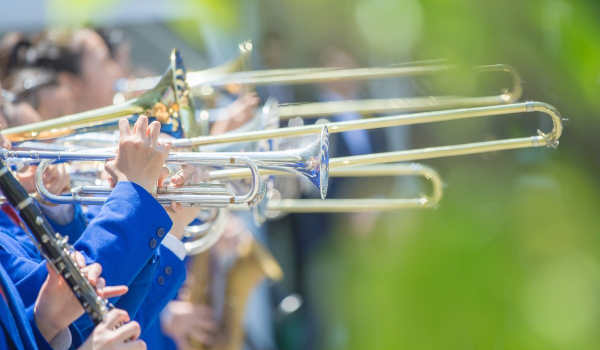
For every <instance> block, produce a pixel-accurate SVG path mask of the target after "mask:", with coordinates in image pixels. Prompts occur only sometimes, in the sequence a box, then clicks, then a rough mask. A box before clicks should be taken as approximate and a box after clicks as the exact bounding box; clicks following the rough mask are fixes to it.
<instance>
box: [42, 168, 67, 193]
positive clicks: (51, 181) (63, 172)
mask: <svg viewBox="0 0 600 350" xmlns="http://www.w3.org/2000/svg"><path fill="white" fill-rule="evenodd" d="M43 180H44V186H45V187H46V188H47V189H48V191H49V192H50V193H52V194H56V195H59V194H61V193H63V192H71V176H70V175H69V172H68V171H67V169H66V168H65V165H64V164H52V165H51V166H49V167H48V169H46V171H45V172H44V178H43Z"/></svg>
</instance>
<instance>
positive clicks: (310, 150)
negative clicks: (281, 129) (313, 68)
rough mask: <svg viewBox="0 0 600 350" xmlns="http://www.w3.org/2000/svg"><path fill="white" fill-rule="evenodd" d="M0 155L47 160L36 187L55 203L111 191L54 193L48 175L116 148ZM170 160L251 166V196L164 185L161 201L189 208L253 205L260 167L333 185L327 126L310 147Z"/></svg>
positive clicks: (323, 189)
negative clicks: (55, 167) (57, 165)
mask: <svg viewBox="0 0 600 350" xmlns="http://www.w3.org/2000/svg"><path fill="white" fill-rule="evenodd" d="M0 156H1V157H2V158H3V159H7V158H27V159H30V158H33V159H34V160H36V159H44V160H43V161H42V162H41V163H40V166H39V167H38V169H37V171H36V186H37V189H38V191H39V192H40V194H41V195H42V196H43V197H44V198H45V199H46V200H48V201H50V202H53V203H80V204H88V205H93V204H103V203H104V202H105V201H106V199H107V198H108V195H109V194H110V192H111V191H112V189H111V188H108V187H101V186H80V187H78V188H76V189H74V190H73V191H72V193H71V194H70V195H66V196H65V195H54V194H52V193H50V192H49V191H48V190H47V189H46V188H45V187H44V181H43V173H44V171H45V170H46V169H47V168H48V167H49V166H50V165H51V164H52V162H54V161H57V160H66V161H69V160H87V161H90V160H94V161H98V160H110V159H114V158H115V157H116V154H115V153H114V152H56V151H9V150H6V149H3V150H2V152H1V154H0ZM166 161H167V162H169V163H187V164H197V165H207V166H229V167H231V166H247V167H248V168H249V169H250V173H251V174H252V175H251V177H252V179H253V181H252V183H251V188H250V190H249V192H248V194H246V195H244V196H236V195H235V193H233V191H232V190H231V189H228V188H225V187H223V186H222V185H219V184H200V185H197V186H194V187H191V188H190V187H182V188H159V189H158V190H157V193H155V196H156V199H157V200H158V201H159V202H160V203H161V204H163V205H169V204H170V202H172V201H175V202H178V203H181V204H182V205H186V206H197V205H201V206H227V205H231V204H243V203H248V204H254V203H256V202H258V201H260V200H261V199H262V196H263V195H264V192H263V191H264V186H263V187H262V188H263V191H259V190H260V189H261V186H260V182H261V181H260V177H259V170H258V169H259V168H261V169H271V170H279V171H284V172H290V173H293V174H296V175H300V176H305V177H306V178H308V179H309V180H310V181H311V182H312V183H314V184H315V186H317V187H318V188H319V191H320V193H321V196H322V197H323V198H325V196H326V194H327V183H328V178H329V176H328V170H329V168H328V162H329V132H328V131H327V127H326V126H323V127H322V130H321V135H320V136H319V137H317V138H315V140H314V141H313V142H311V143H310V144H309V145H308V146H307V147H305V148H300V149H294V150H288V151H275V152H231V153H197V152H193V153H177V152H172V153H170V154H169V156H168V157H167V160H166Z"/></svg>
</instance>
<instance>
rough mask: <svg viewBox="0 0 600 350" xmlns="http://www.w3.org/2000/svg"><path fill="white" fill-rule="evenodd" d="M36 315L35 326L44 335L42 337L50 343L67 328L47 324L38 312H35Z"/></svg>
mask: <svg viewBox="0 0 600 350" xmlns="http://www.w3.org/2000/svg"><path fill="white" fill-rule="evenodd" d="M34 314H35V324H36V325H37V327H38V330H39V331H40V333H41V334H42V336H43V337H44V339H46V341H47V342H48V343H50V342H52V340H53V339H54V338H56V336H57V335H58V333H60V331H62V330H63V329H64V328H66V327H62V328H60V329H58V328H56V327H54V326H53V325H52V324H51V323H50V322H46V321H44V320H43V318H41V317H39V315H38V314H37V312H36V311H35V310H34Z"/></svg>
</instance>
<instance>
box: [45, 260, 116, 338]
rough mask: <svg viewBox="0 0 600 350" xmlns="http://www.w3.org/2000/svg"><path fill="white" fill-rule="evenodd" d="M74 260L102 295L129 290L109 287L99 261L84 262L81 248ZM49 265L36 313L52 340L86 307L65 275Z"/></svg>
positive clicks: (107, 296)
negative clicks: (102, 274)
mask: <svg viewBox="0 0 600 350" xmlns="http://www.w3.org/2000/svg"><path fill="white" fill-rule="evenodd" d="M75 260H76V261H77V264H78V265H79V266H80V268H81V271H82V272H83V273H84V274H85V275H86V276H87V278H88V280H89V281H90V284H91V285H92V286H95V287H96V290H97V291H98V295H100V296H101V297H103V298H112V297H116V296H120V295H123V294H125V293H127V287H126V286H115V287H106V281H105V280H104V278H101V277H100V274H101V273H102V266H100V264H97V263H95V264H91V265H88V266H85V259H84V257H83V255H81V254H80V253H78V252H77V253H76V256H75ZM82 266H83V267H82ZM46 267H47V269H48V278H46V282H44V284H43V285H42V288H41V289H40V293H39V295H38V297H37V300H36V302H35V308H34V314H35V321H36V324H37V326H38V328H39V330H40V332H41V333H42V335H43V336H44V338H45V339H46V340H47V341H48V342H50V341H51V340H52V339H54V337H55V336H56V335H57V334H58V333H59V332H60V331H61V330H63V329H65V328H66V327H68V326H69V325H70V324H71V323H73V322H74V321H75V320H76V319H78V318H79V317H80V316H81V315H83V312H84V310H83V307H82V306H81V304H80V303H79V301H78V300H77V298H76V297H75V295H74V294H73V292H72V291H71V288H69V286H68V285H67V283H66V282H65V280H64V279H63V277H62V276H60V275H59V274H58V273H56V271H54V269H53V268H52V266H51V265H50V264H49V263H46Z"/></svg>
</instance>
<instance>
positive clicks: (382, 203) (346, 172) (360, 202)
mask: <svg viewBox="0 0 600 350" xmlns="http://www.w3.org/2000/svg"><path fill="white" fill-rule="evenodd" d="M329 176H333V177H367V176H368V177H371V176H421V177H423V178H425V179H426V180H428V181H430V182H431V185H432V192H431V195H429V196H422V197H421V198H412V199H408V198H395V199H371V198H365V199H325V200H319V199H282V200H278V201H275V200H270V201H269V202H268V203H267V210H272V211H282V212H287V213H342V212H369V211H393V210H399V209H425V208H435V207H436V206H437V205H438V203H439V202H440V200H441V199H442V195H443V191H444V190H443V187H444V184H443V181H442V178H441V177H440V176H439V174H438V173H437V172H436V171H435V170H433V169H432V168H430V167H428V166H425V165H421V164H410V165H409V164H391V165H375V166H360V167H344V168H336V169H331V170H330V172H329ZM234 208H237V207H234ZM234 208H232V209H234Z"/></svg>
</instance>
